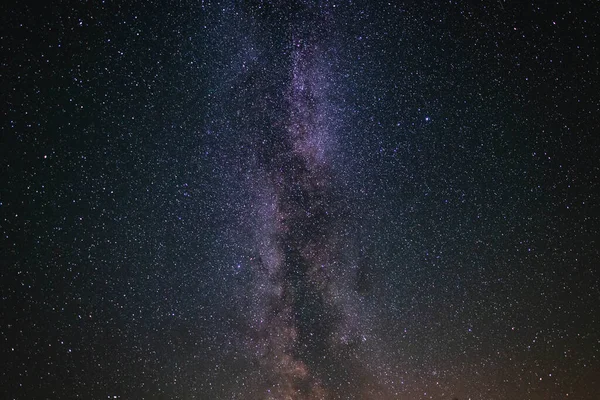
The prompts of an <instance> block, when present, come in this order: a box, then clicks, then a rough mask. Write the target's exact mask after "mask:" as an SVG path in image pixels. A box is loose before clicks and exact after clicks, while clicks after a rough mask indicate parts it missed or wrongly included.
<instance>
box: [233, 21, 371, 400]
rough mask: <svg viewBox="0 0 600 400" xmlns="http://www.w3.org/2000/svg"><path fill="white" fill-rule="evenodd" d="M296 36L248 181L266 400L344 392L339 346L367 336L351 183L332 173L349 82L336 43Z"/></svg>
mask: <svg viewBox="0 0 600 400" xmlns="http://www.w3.org/2000/svg"><path fill="white" fill-rule="evenodd" d="M301 22H302V24H308V25H309V26H310V27H311V28H314V29H315V30H317V31H327V28H328V27H329V24H330V22H329V21H328V20H327V18H326V16H321V15H319V14H318V13H316V15H313V16H312V21H311V20H309V21H307V20H306V19H304V20H302V21H301ZM298 31H300V32H298ZM289 36H290V38H289V42H288V43H287V47H288V51H289V53H287V56H288V58H289V60H288V61H287V62H288V67H287V80H285V81H284V84H283V85H282V86H281V87H277V88H275V90H279V91H280V92H281V94H282V95H281V96H282V98H283V99H284V103H283V104H284V107H283V108H282V110H281V111H280V112H281V115H280V116H279V118H280V119H279V120H278V121H272V120H271V121H269V122H268V124H270V125H267V126H265V127H264V129H268V130H270V131H271V134H270V140H271V141H272V143H271V147H270V148H269V146H264V145H265V142H264V141H263V142H259V143H258V144H256V145H255V146H254V147H253V148H252V152H253V154H252V157H255V158H256V159H257V161H256V162H255V163H253V164H252V167H251V169H252V170H251V171H250V172H249V174H250V175H251V177H250V178H249V179H248V182H247V183H248V184H249V185H250V187H249V188H248V190H249V192H251V193H252V194H253V195H252V199H251V200H250V201H249V204H248V207H249V208H250V209H251V210H254V212H249V213H248V215H243V216H242V219H243V221H244V223H245V224H249V225H250V226H252V227H254V229H255V232H254V235H253V241H252V242H251V246H253V249H254V251H255V253H256V255H255V256H253V257H251V263H250V264H251V268H252V273H253V277H252V279H253V281H252V285H251V287H250V290H249V293H248V295H249V297H250V299H251V300H250V301H251V303H252V306H251V307H250V310H251V311H250V313H249V315H250V320H249V332H248V335H249V337H250V339H249V340H248V343H247V345H248V348H249V350H250V351H255V352H256V353H255V354H256V356H257V358H258V362H259V365H260V368H261V369H263V370H264V374H265V375H264V376H265V379H264V382H262V383H261V385H260V386H262V388H261V389H260V390H262V391H263V392H264V398H266V399H325V398H330V397H331V395H330V394H328V392H329V391H331V390H332V389H335V387H334V386H333V385H332V383H331V382H327V384H324V383H323V382H322V378H323V375H325V376H326V374H323V373H322V372H323V371H326V370H327V369H331V368H332V367H333V365H334V364H335V363H336V362H339V361H340V360H339V359H336V357H334V356H333V355H334V354H336V353H337V354H340V353H339V349H338V348H339V347H340V346H347V345H349V344H350V343H354V344H359V343H360V342H361V340H365V339H364V338H365V335H366V331H363V329H362V327H361V326H360V324H361V322H363V321H362V320H363V319H364V318H366V315H362V314H361V312H360V308H361V304H360V303H361V302H362V301H363V299H362V298H361V296H359V295H358V294H357V291H356V288H355V279H356V276H355V275H356V265H355V264H352V262H353V261H355V260H351V259H349V257H344V254H345V253H348V250H347V249H348V248H349V247H350V246H352V245H353V244H354V243H353V238H354V235H352V234H351V233H350V232H348V224H349V221H348V217H347V214H348V210H347V209H345V208H347V204H346V203H344V202H343V201H342V197H343V196H344V193H343V190H344V189H343V182H340V178H339V177H336V176H335V174H334V171H333V170H334V168H335V167H334V161H335V159H336V153H339V151H340V150H339V149H338V148H337V147H336V143H337V141H338V140H339V135H340V134H341V133H342V132H340V130H341V121H340V118H339V115H338V114H339V112H338V111H337V109H338V107H339V106H340V105H339V104H336V103H335V101H336V100H332V99H333V98H334V97H335V96H333V95H332V92H336V91H337V90H338V89H337V87H336V85H340V84H342V83H339V82H334V80H335V79H336V78H337V77H336V76H335V75H334V71H332V69H334V68H335V65H333V63H334V62H335V54H334V53H335V48H334V46H335V43H332V42H333V40H334V38H333V37H331V36H332V35H327V33H323V32H312V31H311V30H310V29H309V30H307V29H297V28H296V27H295V26H292V28H291V29H290V32H289ZM315 36H316V37H318V39H316V38H315ZM265 72H266V71H265ZM267 73H268V72H267ZM338 101H339V100H338ZM253 111H254V110H253ZM267 111H268V110H261V112H267ZM243 112H244V111H243ZM253 117H255V118H256V115H254V116H253ZM239 128H240V129H241V130H243V129H244V126H240V127H239ZM347 367H350V368H351V365H347ZM320 372H321V373H320ZM336 384H340V382H336ZM344 385H348V382H345V383H344ZM338 389H339V387H338ZM354 390H358V389H357V388H354Z"/></svg>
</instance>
